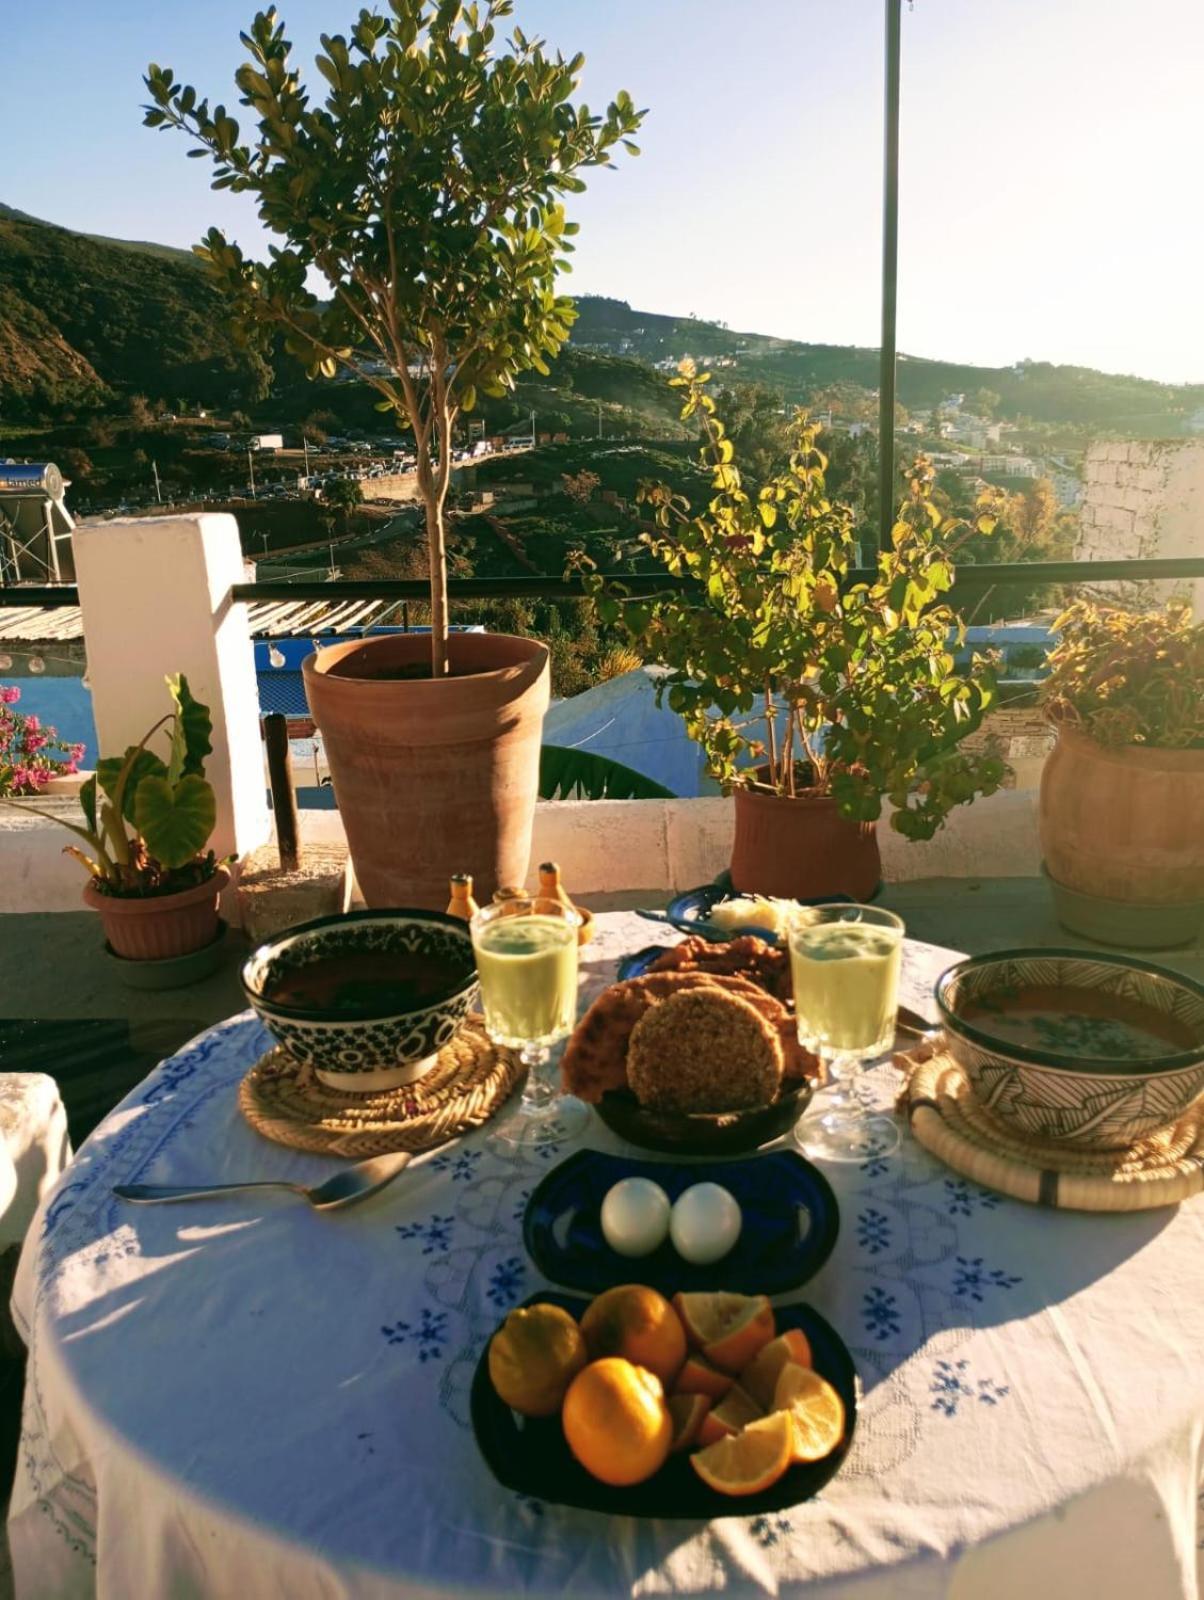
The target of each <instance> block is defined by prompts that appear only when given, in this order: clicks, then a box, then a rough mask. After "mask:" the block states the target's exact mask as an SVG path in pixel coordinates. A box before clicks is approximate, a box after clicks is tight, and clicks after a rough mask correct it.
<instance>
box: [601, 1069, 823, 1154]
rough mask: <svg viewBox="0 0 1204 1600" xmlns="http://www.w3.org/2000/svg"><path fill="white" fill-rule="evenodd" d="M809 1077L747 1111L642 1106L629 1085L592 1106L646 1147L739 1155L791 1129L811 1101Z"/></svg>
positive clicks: (613, 1129)
mask: <svg viewBox="0 0 1204 1600" xmlns="http://www.w3.org/2000/svg"><path fill="white" fill-rule="evenodd" d="M814 1092H815V1086H814V1084H813V1083H812V1082H811V1080H810V1079H809V1078H807V1079H804V1080H802V1081H801V1082H792V1083H791V1084H790V1086H789V1087H788V1088H785V1089H783V1090H782V1092H781V1093H780V1094H779V1095H778V1098H777V1099H776V1100H771V1101H770V1103H769V1104H768V1105H767V1106H752V1107H751V1108H750V1109H749V1110H747V1111H666V1110H658V1109H657V1108H656V1107H655V1106H642V1105H641V1104H640V1102H639V1101H638V1100H637V1099H636V1097H635V1095H633V1094H632V1092H631V1091H630V1089H614V1090H612V1091H611V1092H610V1093H609V1094H604V1095H603V1096H602V1098H601V1100H599V1101H598V1103H597V1105H595V1107H594V1110H595V1111H596V1112H597V1113H598V1116H599V1117H600V1118H601V1120H602V1121H603V1122H604V1123H605V1124H606V1126H607V1127H608V1128H609V1129H610V1131H611V1132H612V1133H617V1134H618V1135H619V1137H620V1139H626V1140H627V1142H628V1143H629V1144H638V1145H639V1146H640V1148H641V1149H642V1150H661V1151H664V1153H665V1154H666V1155H677V1156H723V1155H727V1156H738V1155H743V1154H744V1153H745V1152H746V1151H748V1150H758V1149H760V1147H761V1146H762V1145H763V1144H770V1143H772V1141H773V1140H774V1139H780V1138H781V1136H782V1134H784V1133H789V1132H790V1130H791V1128H793V1127H794V1125H795V1123H796V1122H797V1121H798V1119H799V1118H800V1117H801V1116H802V1114H803V1112H804V1111H805V1110H806V1109H807V1107H808V1106H809V1105H810V1104H811V1096H812V1094H813V1093H814Z"/></svg>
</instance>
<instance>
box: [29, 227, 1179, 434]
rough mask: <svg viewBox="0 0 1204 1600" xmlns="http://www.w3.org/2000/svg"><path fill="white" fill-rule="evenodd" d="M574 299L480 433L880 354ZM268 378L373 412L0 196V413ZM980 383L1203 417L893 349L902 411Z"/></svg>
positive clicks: (1092, 409) (857, 362)
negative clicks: (685, 375)
mask: <svg viewBox="0 0 1204 1600" xmlns="http://www.w3.org/2000/svg"><path fill="white" fill-rule="evenodd" d="M577 307H578V313H579V315H578V320H577V322H576V324H575V325H574V327H573V332H572V339H571V342H570V344H569V345H568V346H567V347H566V349H565V350H564V352H563V353H562V354H561V356H560V359H559V360H558V361H556V362H555V363H554V364H553V366H552V372H551V374H550V376H549V377H548V378H546V379H541V378H539V377H538V376H537V375H536V374H534V373H530V374H527V375H526V376H525V377H524V378H523V379H522V380H520V382H519V385H518V388H517V390H516V392H515V393H514V395H513V396H512V397H510V398H508V399H506V400H502V401H496V402H487V403H485V406H484V413H483V414H484V417H485V421H486V425H487V428H488V429H489V430H490V431H495V430H497V431H502V430H507V429H516V428H519V427H521V426H522V425H523V424H524V423H525V422H526V421H527V419H528V418H529V416H530V413H531V412H532V411H533V410H534V411H535V413H536V426H537V430H538V431H539V432H541V433H543V432H548V433H557V432H568V433H571V434H574V435H577V436H582V435H590V434H592V433H594V432H595V431H596V430H598V429H599V425H601V430H602V431H604V432H605V433H607V434H608V435H612V436H613V435H619V436H635V435H638V436H642V437H645V438H658V439H673V438H680V437H683V436H684V433H683V430H682V429H681V428H680V426H679V425H678V423H677V420H676V418H677V410H678V404H677V396H676V393H675V392H674V391H672V390H670V389H669V388H668V386H667V384H666V382H665V375H664V374H663V373H661V372H657V371H654V370H653V368H652V364H653V363H656V362H665V361H667V360H669V359H673V360H677V359H679V358H680V357H681V356H683V355H685V354H687V353H688V354H691V355H694V356H696V357H702V358H705V359H706V360H715V359H721V358H727V360H726V361H725V362H724V364H723V366H722V367H721V368H720V369H719V370H718V372H717V378H718V379H719V380H721V381H723V382H732V381H736V382H760V383H764V384H767V385H770V386H772V387H773V388H775V389H777V390H779V391H780V392H781V394H782V395H783V397H784V398H785V399H786V400H787V401H788V402H791V403H796V404H799V403H807V402H808V401H810V400H811V398H812V397H813V396H814V395H815V394H817V393H818V392H819V391H821V390H825V389H828V388H829V387H830V386H832V385H834V384H856V385H858V386H859V387H860V388H861V389H863V390H873V389H875V388H876V386H877V382H878V352H877V351H876V350H874V349H870V348H863V347H857V346H852V345H832V344H808V343H799V342H797V341H793V340H790V339H781V338H776V337H774V336H772V335H768V334H762V333H752V332H745V333H741V332H736V331H733V330H731V329H728V328H726V327H724V326H723V325H722V324H719V323H714V322H703V321H699V320H697V319H696V318H693V317H676V316H668V315H664V314H661V313H656V312H647V311H640V310H635V309H633V308H632V307H631V306H630V305H628V304H627V302H626V301H623V300H612V299H607V298H605V297H603V296H595V295H586V296H583V297H581V298H580V299H579V300H578V302H577ZM273 380H274V394H275V398H274V400H273V402H272V406H271V410H272V412H273V416H272V418H271V419H269V420H273V421H277V422H289V421H300V420H301V419H302V418H303V417H305V416H306V415H308V414H309V413H310V412H312V411H314V410H316V409H319V408H323V407H327V408H329V409H331V410H332V411H333V412H334V413H335V415H336V417H337V418H338V419H339V420H341V421H343V422H350V421H353V420H354V421H355V422H357V423H361V425H373V424H374V422H375V417H376V414H375V412H374V410H373V403H374V398H375V397H374V396H373V395H372V393H371V392H370V391H369V390H368V389H367V388H366V386H359V385H346V384H326V383H317V384H310V383H308V382H306V381H305V380H304V378H303V377H302V375H301V373H300V370H299V368H298V367H297V366H296V365H295V364H294V363H292V362H291V361H289V360H287V358H285V360H283V361H282V362H281V363H278V370H277V372H276V373H275V374H273V373H271V372H270V371H269V369H268V368H267V367H266V366H265V365H264V364H263V363H262V362H261V361H260V360H259V358H258V357H257V356H254V355H249V354H248V353H247V352H245V351H243V350H240V349H239V348H238V346H237V345H236V343H235V341H234V339H233V337H232V335H231V332H230V329H229V326H228V322H227V319H226V315H225V310H224V307H223V304H222V302H221V300H220V299H219V298H218V296H217V293H216V292H215V291H214V290H213V289H211V288H210V287H209V285H208V283H207V281H206V279H205V276H204V273H203V270H202V268H201V266H200V264H199V263H198V262H197V261H196V260H195V259H194V258H193V257H192V256H191V255H189V254H188V252H186V251H182V250H175V249H172V248H171V247H169V246H166V245H156V244H149V243H145V242H142V241H137V240H122V239H110V238H105V237H102V236H99V235H88V234H83V233H76V232H73V231H71V230H70V229H67V228H60V227H57V226H54V225H52V224H50V223H46V222H40V221H38V220H37V219H36V218H34V217H30V216H28V215H27V214H26V213H24V212H21V211H17V210H15V209H14V208H12V207H9V206H5V205H0V418H3V419H5V420H11V419H13V418H14V417H15V418H19V419H25V420H30V419H33V418H36V417H38V416H39V415H44V416H46V417H53V416H56V415H60V414H61V413H62V412H63V411H66V410H80V409H91V408H94V407H96V406H98V405H102V406H103V405H106V404H107V405H113V406H118V405H119V404H120V402H121V401H122V400H123V399H124V398H125V397H128V396H129V395H130V394H133V393H141V394H144V395H146V396H147V397H148V398H150V399H162V400H165V401H168V402H169V403H171V404H174V403H175V402H176V401H177V400H180V399H185V398H186V399H187V400H189V401H191V402H199V403H200V404H202V405H213V406H219V407H224V408H225V409H226V410H229V409H230V408H231V407H232V406H242V407H244V408H245V407H247V406H252V405H254V402H255V401H256V400H257V399H259V398H260V397H262V396H265V395H266V394H267V393H268V391H269V388H271V387H273ZM980 389H989V390H991V391H993V392H994V393H995V394H996V395H998V396H999V403H998V407H997V412H998V415H999V416H1001V417H1003V418H1007V419H1012V420H1019V419H1027V420H1028V421H1029V422H1030V423H1032V424H1034V425H1036V427H1037V428H1038V429H1045V430H1051V429H1052V430H1057V429H1059V428H1065V429H1068V430H1073V431H1075V432H1077V433H1078V434H1080V435H1082V434H1085V433H1088V432H1098V431H1109V432H1124V433H1129V434H1134V435H1139V436H1147V437H1154V436H1159V435H1164V436H1174V435H1176V434H1181V433H1183V432H1185V431H1187V430H1188V429H1189V427H1190V426H1191V425H1192V419H1193V418H1195V417H1197V416H1199V415H1204V384H1193V385H1172V384H1162V383H1155V382H1152V381H1151V380H1148V379H1144V378H1134V377H1126V376H1123V375H1118V374H1111V373H1102V372H1095V371H1093V370H1092V369H1090V368H1086V367H1069V366H1054V365H1052V364H1050V363H1048V362H1033V361H1024V362H1020V363H1018V364H1017V365H1015V366H1012V367H979V366H971V365H967V364H964V363H958V362H950V361H937V360H932V359H928V358H926V357H919V356H912V355H902V356H900V359H899V399H900V400H901V402H902V403H903V405H904V406H907V407H909V408H913V409H914V408H916V407H932V406H934V405H936V404H938V403H939V402H940V401H941V400H943V399H944V398H945V397H946V396H947V395H949V394H950V393H955V392H964V393H966V394H968V395H973V394H974V393H975V392H976V391H978V390H980ZM599 402H600V403H601V415H599ZM361 413H363V419H362V422H361V416H360V414H361ZM1197 425H1198V424H1197Z"/></svg>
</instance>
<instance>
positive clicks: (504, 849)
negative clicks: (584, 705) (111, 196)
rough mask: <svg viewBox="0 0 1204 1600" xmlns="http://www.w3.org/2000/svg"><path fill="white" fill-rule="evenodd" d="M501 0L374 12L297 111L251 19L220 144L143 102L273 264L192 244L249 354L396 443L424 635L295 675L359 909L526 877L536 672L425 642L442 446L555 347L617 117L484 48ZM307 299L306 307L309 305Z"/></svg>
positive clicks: (292, 74)
mask: <svg viewBox="0 0 1204 1600" xmlns="http://www.w3.org/2000/svg"><path fill="white" fill-rule="evenodd" d="M512 10H513V4H512V0H481V3H480V4H474V5H469V6H463V5H461V4H459V3H458V0H390V5H389V7H388V10H387V13H384V14H382V13H381V12H379V11H372V10H368V9H364V10H361V11H360V13H359V16H358V19H357V21H356V22H355V24H354V26H353V27H352V28H351V30H350V35H349V37H347V38H344V37H343V36H342V35H339V34H335V35H333V36H329V35H323V37H322V49H321V52H320V53H319V55H318V57H317V61H316V65H317V68H318V71H319V72H320V74H321V76H322V77H323V78H324V79H325V81H326V86H327V93H326V95H325V98H324V100H322V101H320V102H319V101H317V100H311V98H310V95H309V92H308V91H307V89H306V88H305V86H304V85H303V84H302V81H301V78H300V76H299V74H298V72H297V69H296V66H295V63H294V61H293V56H292V47H291V45H290V43H289V41H288V40H287V39H286V38H285V36H284V29H283V26H282V25H281V24H280V23H279V22H278V21H277V17H276V12H275V10H268V11H265V12H261V13H259V15H258V16H256V18H255V21H254V22H253V23H252V25H251V28H250V31H249V33H247V34H244V35H243V41H244V43H245V45H246V47H247V51H248V54H249V56H250V61H249V62H248V63H247V64H246V65H244V66H242V67H241V68H240V69H239V71H238V73H237V83H238V88H239V90H240V95H241V103H242V104H243V105H245V106H247V107H249V108H250V110H251V111H252V113H253V115H254V117H255V119H256V124H255V132H254V134H253V136H252V137H251V138H250V139H249V140H248V141H245V142H244V141H243V139H242V135H241V131H240V128H239V125H238V123H237V122H236V121H235V119H234V118H233V117H231V116H230V115H229V114H228V113H227V111H226V109H225V107H224V106H220V105H218V106H214V107H213V108H212V109H210V105H209V102H208V101H207V100H203V99H198V97H197V94H196V91H195V90H194V89H192V88H191V87H186V86H184V85H181V84H179V83H177V82H176V80H175V77H174V75H173V73H172V71H171V69H170V68H165V67H159V66H154V65H152V66H151V67H150V68H149V70H148V73H147V76H146V79H145V83H146V87H147V89H148V91H149V93H150V97H151V101H152V104H151V105H150V106H148V107H147V108H146V122H147V123H148V124H149V125H150V126H151V127H158V128H177V129H182V130H184V131H185V132H187V133H188V134H190V135H191V136H192V137H193V138H194V139H195V140H196V141H197V148H196V149H195V150H193V151H191V152H190V154H193V155H201V156H204V155H206V154H207V155H208V156H209V157H211V159H212V161H213V166H214V172H215V177H214V187H215V188H220V189H231V190H234V191H235V192H237V193H245V194H249V195H251V196H253V198H254V200H255V202H256V205H257V209H258V214H259V217H260V220H261V221H262V223H263V224H264V226H265V227H266V228H267V229H268V231H269V232H270V233H271V234H273V235H275V237H276V240H277V243H276V244H275V245H274V246H273V248H272V251H271V259H270V260H269V261H268V262H266V263H256V262H252V261H249V260H247V259H246V258H245V257H244V255H243V253H242V251H241V250H240V249H239V247H238V246H237V245H235V244H232V243H231V242H230V241H229V240H227V239H226V238H225V236H224V235H223V234H222V233H220V232H219V231H218V230H217V229H213V230H211V231H210V233H209V234H208V235H207V236H206V238H205V241H204V243H203V244H202V245H201V246H199V247H198V254H199V255H200V256H201V257H202V259H203V260H204V261H205V262H206V263H207V265H208V267H209V268H210V270H211V272H212V274H213V277H214V279H215V280H216V282H217V283H218V285H219V286H220V287H221V288H222V289H224V290H225V291H226V292H227V294H228V295H229V298H230V304H231V308H232V311H233V315H234V317H235V320H236V323H237V325H238V326H239V327H240V328H241V329H242V330H243V333H244V335H245V336H246V337H247V338H249V339H252V340H255V341H257V342H259V343H260V344H261V345H263V344H266V343H267V342H268V341H270V340H272V339H274V338H281V339H283V342H284V344H285V346H286V347H287V349H288V350H290V351H291V352H292V353H293V354H294V355H296V356H298V357H299V358H300V359H301V360H302V361H303V362H304V363H305V364H306V367H307V369H308V371H309V373H310V375H311V376H312V377H317V376H319V375H321V376H325V377H333V376H334V375H335V373H336V372H337V371H338V370H339V369H340V368H341V369H343V370H344V371H346V372H350V373H352V374H354V375H356V376H358V377H360V378H362V379H363V380H364V381H365V382H366V383H368V384H370V385H372V387H373V388H374V389H375V390H376V391H377V392H378V394H379V396H380V400H379V402H378V405H379V409H381V410H382V411H386V412H390V413H392V414H393V415H394V416H395V417H396V418H397V420H398V422H399V424H400V425H401V427H402V428H404V429H408V430H410V431H411V432H412V433H413V438H414V444H413V448H414V453H415V455H416V458H417V469H416V471H417V480H418V487H419V492H420V494H421V497H422V501H423V504H424V506H425V511H426V539H427V547H428V557H429V574H430V606H431V632H430V637H429V640H426V639H425V638H424V637H423V636H417V637H404V636H395V637H391V638H378V639H373V640H369V641H361V642H356V643H350V644H341V645H336V646H333V647H332V648H330V649H327V650H322V651H319V652H318V653H317V654H316V655H314V656H312V657H310V658H309V659H308V660H307V661H306V663H305V665H304V669H303V670H304V676H305V684H306V693H307V695H308V697H309V703H310V709H311V711H312V713H313V716H314V720H315V722H316V723H317V725H318V727H319V728H320V729H321V731H322V735H323V739H324V741H325V745H326V752H327V757H328V759H329V763H330V770H331V776H332V779H333V782H334V788H335V793H336V796H337V799H338V804H339V809H340V811H341V812H342V815H343V819H344V822H345V826H346V830H347V838H348V842H349V844H350V847H351V854H352V857H353V860H354V862H355V867H356V873H357V876H358V879H359V883H360V886H361V888H362V890H363V893H364V895H365V898H366V899H367V900H368V902H369V904H374V905H381V904H386V905H387V904H399V903H408V904H416V905H426V906H439V907H441V906H442V905H443V904H444V902H445V901H446V898H447V875H448V872H449V870H452V869H455V870H461V871H465V872H469V873H471V874H472V876H473V878H474V880H475V881H476V882H477V884H478V885H479V886H480V887H481V888H482V889H483V890H484V891H485V892H486V893H490V892H492V890H493V888H494V887H495V886H496V885H497V884H498V883H499V882H503V883H511V882H521V881H522V880H523V878H524V876H525V874H526V870H527V865H528V856H529V853H530V835H531V825H532V820H533V815H534V805H535V798H536V790H537V785H538V771H539V744H540V729H541V724H542V719H543V714H544V711H545V709H546V707H547V703H548V653H547V650H546V649H545V648H544V646H543V645H541V644H539V643H536V642H535V641H532V640H529V639H519V638H509V637H506V636H499V635H484V634H456V635H452V636H450V637H449V632H448V618H447V558H446V539H445V506H446V503H447V497H448V489H449V486H450V483H451V472H452V460H453V431H454V429H455V426H456V423H457V420H458V418H459V417H460V415H461V414H462V413H463V412H466V411H471V410H472V409H473V407H474V406H475V404H476V401H477V396H478V395H480V394H486V395H492V396H500V395H503V394H505V393H506V392H507V391H508V390H509V389H510V388H512V387H513V384H514V380H515V378H516V376H517V375H518V374H519V373H521V372H523V371H526V370H528V369H530V368H534V369H535V370H536V371H538V372H540V373H544V374H546V373H547V371H548V366H547V358H548V357H550V356H554V355H555V354H556V352H557V351H558V350H559V349H560V346H561V345H562V344H563V342H564V341H565V339H566V338H567V337H568V332H569V327H570V325H571V323H572V321H573V319H574V316H575V311H574V308H573V305H572V302H571V301H570V300H569V299H568V298H567V297H565V296H562V295H558V294H557V293H556V292H555V291H556V282H557V278H558V277H559V274H560V273H561V272H562V271H564V270H567V266H568V263H567V260H566V257H567V255H568V254H569V253H570V252H571V250H572V243H571V236H572V234H573V233H574V232H575V231H576V224H574V223H571V222H569V221H568V220H567V219H566V216H565V211H564V205H563V197H564V196H565V195H571V194H576V193H579V192H580V191H581V190H582V189H583V188H584V187H585V184H584V180H583V179H582V177H581V173H582V172H583V171H584V170H585V169H588V168H590V167H597V166H602V165H606V164H608V163H610V161H611V158H612V156H613V155H614V154H615V153H616V152H617V150H618V149H619V148H621V147H625V148H626V149H628V150H629V151H631V152H633V153H634V152H635V151H636V146H635V145H634V144H633V143H632V142H631V137H630V136H631V135H632V134H633V133H635V132H636V130H637V129H638V127H639V125H640V121H641V118H642V113H640V112H637V111H636V110H635V108H634V106H633V104H632V101H631V99H630V97H629V96H628V95H627V94H626V93H623V92H620V93H618V94H617V95H616V96H615V98H614V100H613V102H612V103H611V104H610V106H609V107H608V109H607V112H606V114H605V116H599V115H595V114H593V113H591V112H590V110H589V108H588V107H587V106H585V105H575V104H574V103H573V101H572V95H573V93H574V91H575V89H576V86H577V83H578V81H579V77H580V72H581V67H582V65H583V61H584V58H583V57H582V56H580V55H576V56H574V57H573V58H572V59H571V60H565V58H564V57H563V56H561V55H559V54H556V55H549V54H547V53H546V52H545V50H544V47H543V45H542V43H541V41H539V40H532V39H528V38H527V37H526V36H525V35H524V34H523V33H522V32H521V30H520V29H519V28H517V27H514V28H513V31H512V37H511V38H510V40H509V41H508V42H507V44H506V45H505V47H504V48H499V46H498V31H499V26H500V25H501V24H502V23H503V21H504V19H506V18H508V17H509V16H510V15H511V13H512ZM319 281H320V283H321V284H322V285H323V286H324V288H323V291H322V293H318V292H316V291H315V288H314V284H315V282H319Z"/></svg>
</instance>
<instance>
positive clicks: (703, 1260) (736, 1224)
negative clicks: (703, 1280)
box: [612, 1183, 744, 1267]
mask: <svg viewBox="0 0 1204 1600" xmlns="http://www.w3.org/2000/svg"><path fill="white" fill-rule="evenodd" d="M612 1192H613V1191H612ZM743 1226H744V1218H743V1216H742V1215H741V1212H740V1207H739V1205H738V1204H737V1202H736V1201H735V1200H734V1199H733V1197H732V1196H731V1195H730V1194H729V1193H728V1191H727V1190H726V1189H724V1188H723V1187H722V1186H721V1185H720V1184H718V1183H695V1184H693V1185H691V1187H690V1188H689V1189H685V1190H683V1191H682V1193H681V1194H679V1195H678V1197H677V1199H676V1201H675V1202H674V1204H673V1210H672V1213H671V1214H670V1217H669V1237H670V1239H672V1241H673V1248H674V1249H675V1250H676V1251H677V1253H678V1255H679V1256H681V1257H682V1258H683V1260H685V1261H692V1262H693V1263H694V1265H695V1266H698V1267H705V1266H707V1265H709V1263H710V1262H712V1261H718V1260H719V1259H720V1258H721V1257H722V1256H725V1255H726V1254H727V1253H728V1251H729V1250H730V1249H732V1247H733V1246H734V1245H735V1243H736V1240H737V1239H738V1238H739V1237H740V1229H741V1228H742V1227H743Z"/></svg>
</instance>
